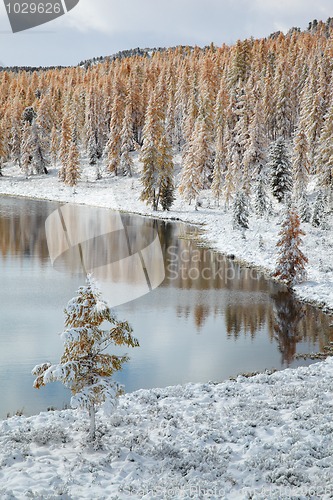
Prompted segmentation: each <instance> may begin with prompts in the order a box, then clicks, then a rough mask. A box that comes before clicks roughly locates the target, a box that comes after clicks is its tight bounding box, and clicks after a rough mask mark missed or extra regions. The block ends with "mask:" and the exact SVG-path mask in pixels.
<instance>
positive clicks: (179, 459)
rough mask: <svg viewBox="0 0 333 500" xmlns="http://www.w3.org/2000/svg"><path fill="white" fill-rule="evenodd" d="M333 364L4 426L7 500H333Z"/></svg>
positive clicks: (2, 473) (141, 395) (147, 393)
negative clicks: (90, 435)
mask: <svg viewBox="0 0 333 500" xmlns="http://www.w3.org/2000/svg"><path fill="white" fill-rule="evenodd" d="M332 377H333V359H332V358H329V359H328V360H327V361H325V362H321V363H318V364H315V365H311V366H309V367H306V368H304V367H302V368H298V369H296V370H284V371H282V372H276V373H274V374H272V375H268V374H260V375H257V376H255V377H252V378H249V379H247V378H244V377H238V378H237V380H236V381H227V382H224V383H221V384H212V383H209V384H189V385H186V386H176V387H169V388H166V389H152V390H141V391H138V392H135V393H132V394H129V395H125V396H121V397H120V400H119V405H118V408H117V409H116V411H115V413H114V414H113V415H112V416H111V417H105V416H103V415H101V414H98V416H97V426H98V440H97V442H96V445H95V446H94V447H91V446H89V445H87V443H86V436H87V429H88V420H87V416H86V415H85V414H84V413H80V412H77V411H72V410H64V411H61V412H50V413H41V414H40V415H38V416H34V417H29V418H25V417H13V418H11V419H9V420H6V421H4V422H2V423H0V498H1V500H9V499H18V500H20V499H22V500H23V499H27V498H38V499H43V500H46V499H56V498H59V499H60V498H63V499H89V500H91V499H93V498H96V499H98V500H102V499H108V500H110V499H127V498H128V499H129V498H135V499H138V498H150V499H154V500H155V499H159V498H174V499H181V498H194V499H204V498H209V499H228V500H229V499H246V498H248V499H249V498H255V499H256V500H259V499H262V500H266V499H279V500H280V499H287V498H288V499H306V498H312V499H329V498H332V497H333V461H332V456H333V419H332V410H333V386H332Z"/></svg>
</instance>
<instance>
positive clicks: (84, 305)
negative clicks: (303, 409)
mask: <svg viewBox="0 0 333 500" xmlns="http://www.w3.org/2000/svg"><path fill="white" fill-rule="evenodd" d="M65 316H66V319H65V327H66V329H65V330H64V332H63V333H62V335H61V338H62V340H63V343H64V353H63V355H62V357H61V359H60V362H59V364H56V365H51V363H43V364H41V365H37V366H36V367H35V368H34V369H33V370H32V374H33V375H34V376H35V377H36V379H35V382H34V387H35V388H36V389H39V388H41V387H43V386H45V385H46V384H47V383H49V382H57V381H59V382H62V383H63V384H64V385H65V386H66V387H68V388H69V389H70V390H71V392H72V399H71V406H72V407H73V408H82V409H85V410H88V412H89V416H90V431H89V439H90V440H91V441H93V440H94V439H95V429H96V426H95V413H96V409H97V408H98V407H99V406H102V405H103V407H104V409H105V410H106V411H107V412H111V410H112V409H113V408H114V406H115V404H116V397H117V395H119V393H120V392H121V388H120V386H119V385H118V384H117V383H116V382H114V381H113V379H112V375H113V374H114V373H115V372H116V371H118V370H120V369H121V368H122V365H123V364H124V363H125V362H126V361H128V359H129V358H128V356H127V355H124V356H118V355H117V356H116V355H115V354H109V353H108V352H107V349H108V348H109V347H110V346H117V347H118V346H128V347H137V346H138V345H139V343H138V341H137V340H136V339H135V338H134V337H133V336H132V329H131V327H130V326H129V324H128V323H127V322H119V321H118V320H117V318H116V316H115V314H114V312H113V311H112V310H111V309H110V308H109V306H108V305H107V303H106V302H105V301H104V300H103V299H102V296H101V292H100V290H99V289H98V287H97V285H96V283H95V281H94V279H93V278H92V276H91V275H88V277H87V281H86V284H85V286H81V287H80V288H79V289H78V292H77V296H76V297H74V298H73V299H72V300H70V301H69V303H68V305H67V307H66V309H65ZM106 323H108V324H109V327H108V328H107V329H106ZM102 326H103V328H102ZM104 328H105V329H104Z"/></svg>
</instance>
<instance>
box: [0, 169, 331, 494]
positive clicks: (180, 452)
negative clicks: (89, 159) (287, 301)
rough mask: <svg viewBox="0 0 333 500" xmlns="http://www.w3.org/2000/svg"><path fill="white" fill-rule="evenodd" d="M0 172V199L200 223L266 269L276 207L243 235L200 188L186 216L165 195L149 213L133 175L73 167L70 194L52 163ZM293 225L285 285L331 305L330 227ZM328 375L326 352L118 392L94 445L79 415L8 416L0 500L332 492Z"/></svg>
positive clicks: (210, 236) (220, 243)
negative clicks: (76, 172)
mask: <svg viewBox="0 0 333 500" xmlns="http://www.w3.org/2000/svg"><path fill="white" fill-rule="evenodd" d="M3 173H4V177H3V178H0V194H7V195H14V196H26V197H31V198H40V199H46V200H56V201H59V202H71V203H74V202H75V203H82V204H88V205H94V206H99V207H108V208H112V209H117V210H123V211H129V212H134V213H140V214H145V215H151V216H154V217H163V218H169V219H179V220H182V221H184V222H190V223H195V224H200V225H204V226H203V227H204V234H203V239H204V240H206V242H207V243H208V244H209V246H210V247H213V248H216V249H218V250H220V251H221V252H223V253H225V254H233V255H235V256H236V258H238V259H240V260H243V261H245V262H247V263H249V264H252V265H255V266H260V267H262V268H264V269H266V270H267V272H268V273H269V272H270V271H271V270H272V269H274V266H275V259H276V249H275V245H276V241H277V237H278V231H279V217H280V216H279V214H276V215H275V216H274V217H272V218H271V219H270V220H269V221H265V220H258V219H256V217H255V216H254V215H252V217H251V221H250V229H249V230H248V231H246V235H245V239H244V237H243V236H242V234H241V233H240V232H239V231H234V230H233V228H232V221H231V214H230V213H225V211H224V210H223V209H218V208H216V207H215V206H214V203H213V201H212V200H211V199H210V195H209V194H206V193H203V195H202V207H201V208H199V210H198V211H195V210H194V207H193V206H192V207H189V206H188V205H187V204H186V203H184V202H183V201H182V200H181V199H180V198H179V197H178V196H177V200H176V202H175V204H174V206H173V207H172V210H171V211H170V212H168V213H163V212H158V213H156V212H153V211H152V210H151V209H150V208H149V207H147V206H146V205H145V204H143V203H142V202H140V201H139V194H140V189H141V186H140V182H139V179H138V177H137V176H135V177H133V178H113V177H107V176H104V177H103V179H102V180H100V181H95V179H94V177H95V171H94V169H93V168H91V167H88V166H85V167H84V171H83V175H82V180H81V181H80V183H79V186H78V187H77V188H76V193H75V194H74V193H73V190H72V189H71V188H68V187H66V186H64V185H63V184H61V183H60V182H59V181H58V178H57V171H56V170H55V169H53V170H51V171H50V174H49V175H48V176H40V177H31V178H29V179H25V178H24V176H23V175H22V174H21V173H20V172H19V170H18V169H17V168H14V167H5V168H4V171H3ZM304 226H305V227H304V229H305V231H306V232H307V236H306V237H305V238H304V247H303V250H304V253H305V254H306V255H307V256H308V258H309V266H308V276H309V281H307V282H306V283H304V284H302V285H299V286H298V287H297V289H296V292H297V294H298V296H299V297H302V298H304V299H306V300H308V301H316V302H318V303H321V304H322V305H325V307H330V308H332V309H333V286H332V285H333V264H331V255H332V248H333V237H332V231H330V230H320V229H315V228H313V227H311V226H310V225H304ZM260 238H261V239H262V242H263V244H261V245H259V239H260ZM332 376H333V359H332V358H329V359H328V360H327V361H325V362H321V363H318V364H315V365H311V366H310V367H306V368H304V367H303V368H298V369H296V370H285V371H282V372H278V373H274V374H273V375H268V374H261V375H257V376H255V377H253V378H250V379H247V378H244V377H238V379H237V380H236V381H227V382H224V383H221V384H217V385H215V384H190V385H186V386H182V387H180V386H177V387H170V388H166V389H153V390H144V391H143V390H142V391H138V392H136V393H132V394H129V395H125V396H122V397H120V400H119V406H118V408H117V410H116V412H115V413H114V414H113V415H112V416H111V417H105V416H103V415H102V414H99V415H98V420H97V424H98V440H97V443H96V446H95V447H94V448H93V447H90V446H88V445H87V444H86V435H87V428H88V420H87V416H86V415H85V414H84V413H80V412H78V411H72V410H65V411H61V412H50V413H42V414H40V415H38V416H34V417H29V418H25V417H13V418H11V419H9V420H6V421H3V422H2V423H0V498H1V500H9V499H26V498H38V499H43V500H44V499H55V498H64V499H66V498H67V499H76V498H78V499H84V498H87V499H91V498H98V499H99V500H102V499H118V498H120V499H126V498H151V499H158V498H175V499H178V498H195V499H201V498H210V499H233V498H235V499H242V498H244V499H245V498H255V499H267V498H269V499H275V498H276V499H285V498H295V499H296V498H297V499H303V498H304V499H305V498H313V499H316V498H320V499H326V498H327V499H328V498H333V465H332V455H333V420H332V408H333V402H332V401H333V394H332V392H333V386H332Z"/></svg>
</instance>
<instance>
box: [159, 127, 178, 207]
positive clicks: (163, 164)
mask: <svg viewBox="0 0 333 500" xmlns="http://www.w3.org/2000/svg"><path fill="white" fill-rule="evenodd" d="M173 173H174V164H173V159H172V147H171V144H170V143H169V140H168V138H167V136H166V134H163V135H162V138H161V141H160V144H159V169H158V203H161V205H162V208H163V210H169V208H170V207H171V205H172V204H173V202H174V199H175V198H174V190H175V186H174V179H173Z"/></svg>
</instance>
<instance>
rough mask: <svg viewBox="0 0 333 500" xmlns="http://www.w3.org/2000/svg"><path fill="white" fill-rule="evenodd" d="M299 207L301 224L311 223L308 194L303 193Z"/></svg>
mask: <svg viewBox="0 0 333 500" xmlns="http://www.w3.org/2000/svg"><path fill="white" fill-rule="evenodd" d="M298 206H299V216H300V219H301V222H310V220H311V210H310V206H309V200H308V197H307V195H306V193H303V194H302V195H301V197H300V198H299V202H298Z"/></svg>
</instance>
